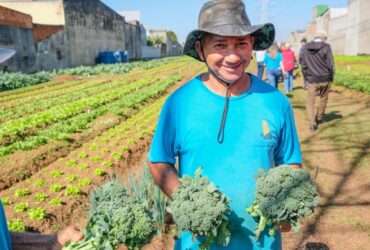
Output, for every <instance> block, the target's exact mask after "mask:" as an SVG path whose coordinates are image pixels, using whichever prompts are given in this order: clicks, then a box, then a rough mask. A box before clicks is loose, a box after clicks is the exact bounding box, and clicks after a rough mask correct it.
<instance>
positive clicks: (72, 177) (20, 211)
mask: <svg viewBox="0 0 370 250" xmlns="http://www.w3.org/2000/svg"><path fill="white" fill-rule="evenodd" d="M163 101H164V98H161V99H159V100H157V101H156V102H154V103H153V104H151V105H148V106H147V107H146V108H145V109H143V110H142V111H140V112H139V113H137V114H136V115H134V116H132V117H131V118H129V119H128V120H127V121H126V122H124V123H121V124H120V125H118V126H116V127H114V128H112V129H110V130H108V131H106V132H105V133H103V134H102V135H101V136H99V137H97V138H96V139H95V140H94V141H92V142H89V143H86V144H85V145H84V146H83V147H82V148H81V149H78V150H76V151H73V152H72V153H71V154H70V155H68V156H67V157H66V158H63V159H59V160H58V161H57V162H55V163H54V164H52V165H50V166H48V167H47V168H44V169H42V170H41V171H40V172H39V173H38V174H37V175H35V176H33V177H32V178H30V179H28V180H27V181H25V182H22V183H18V184H16V185H14V186H13V187H12V188H10V189H8V190H6V191H4V192H2V193H1V197H2V202H3V203H4V204H5V208H6V211H7V214H8V216H9V217H10V220H9V227H10V229H11V230H15V231H22V230H24V229H25V225H27V226H32V227H36V228H37V227H38V226H40V225H41V224H43V223H44V222H45V220H47V219H48V218H51V217H52V216H50V215H52V214H54V213H56V214H58V212H60V211H63V208H64V207H65V206H66V205H68V204H71V203H74V202H77V201H78V200H80V199H83V197H84V196H85V194H86V193H88V192H89V191H90V190H91V188H92V187H94V186H95V185H96V184H99V183H100V182H102V180H103V179H104V176H106V175H111V174H112V173H113V172H114V168H113V167H115V166H118V165H120V163H121V162H122V161H125V160H127V158H129V156H130V152H132V151H133V150H134V148H135V147H136V145H137V144H138V143H140V142H141V141H143V140H144V139H145V138H149V137H150V135H151V133H152V131H153V129H154V125H155V120H156V117H157V115H158V112H159V109H160V107H161V105H162V103H163ZM65 213H66V214H67V213H69V211H65Z"/></svg>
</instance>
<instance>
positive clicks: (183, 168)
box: [148, 0, 302, 250]
mask: <svg viewBox="0 0 370 250" xmlns="http://www.w3.org/2000/svg"><path fill="white" fill-rule="evenodd" d="M198 20H199V23H198V29H196V30H194V31H192V32H190V34H189V35H188V36H187V39H186V42H185V46H184V54H185V55H188V56H191V57H193V58H195V59H196V60H198V61H200V62H203V63H204V64H205V66H206V67H207V69H208V72H206V73H203V74H200V75H198V76H196V77H195V78H193V79H192V80H190V81H188V82H187V83H185V84H184V85H183V86H182V87H180V88H179V89H177V90H176V91H175V92H174V93H173V94H171V95H170V96H169V97H168V98H167V100H166V102H165V104H164V106H163V108H162V111H161V114H160V116H159V120H158V123H157V126H156V129H155V134H154V136H153V140H152V143H151V146H150V151H149V154H148V161H149V168H150V171H151V173H152V176H153V179H154V181H155V183H156V184H157V185H158V186H159V187H160V188H161V189H162V190H163V191H164V192H165V193H166V194H167V195H168V196H169V197H171V196H172V195H173V194H174V192H176V190H177V188H178V187H179V184H180V182H179V177H182V176H184V175H186V176H194V172H195V170H196V169H197V168H198V167H199V166H202V174H203V175H204V176H207V177H208V178H209V180H210V181H211V182H213V183H214V184H215V185H216V186H217V187H218V188H219V189H220V190H221V191H222V192H223V193H224V194H225V195H226V196H227V197H228V198H229V199H230V207H231V210H232V211H231V215H230V217H229V220H230V224H231V225H230V230H231V237H230V238H231V239H230V243H229V245H228V246H226V247H221V246H217V245H212V246H211V249H212V250H221V249H222V250H247V249H259V250H267V249H268V250H280V249H281V235H280V233H277V234H276V235H273V236H271V235H269V234H268V232H267V231H264V232H263V233H262V236H261V237H260V239H259V240H258V241H257V240H256V238H255V236H254V233H253V231H254V230H255V227H256V222H255V221H254V219H253V218H252V217H251V216H250V215H249V214H248V213H247V212H246V211H245V210H246V208H247V207H248V206H250V205H251V204H252V203H253V200H254V193H255V189H256V175H257V173H258V171H259V170H260V168H263V169H269V168H272V167H275V166H278V165H281V164H287V165H289V167H293V168H296V167H300V166H301V162H302V159H301V151H300V145H299V140H298V136H297V131H296V127H295V123H294V115H293V111H292V107H291V105H290V103H289V101H288V99H287V98H286V96H285V95H283V94H281V93H280V91H278V90H276V88H274V87H272V86H271V85H269V84H266V83H265V82H263V81H261V80H260V79H259V78H258V77H256V76H254V75H252V74H250V73H246V72H245V70H246V68H247V67H248V66H249V65H250V62H251V57H252V53H253V50H255V51H258V50H264V49H267V48H269V47H270V46H271V44H272V43H273V41H274V36H275V29H274V26H273V25H272V24H270V23H266V24H261V25H252V24H251V23H250V21H249V19H248V16H247V14H246V11H245V5H244V3H243V1H241V0H213V1H208V2H206V3H205V4H204V5H203V7H202V9H201V11H200V14H199V19H198ZM177 161H178V167H175V164H176V162H177ZM201 241H202V239H201V238H199V239H198V238H193V236H192V234H191V233H190V232H181V234H180V236H179V238H178V239H177V240H176V243H175V249H176V250H196V249H199V244H200V242H201Z"/></svg>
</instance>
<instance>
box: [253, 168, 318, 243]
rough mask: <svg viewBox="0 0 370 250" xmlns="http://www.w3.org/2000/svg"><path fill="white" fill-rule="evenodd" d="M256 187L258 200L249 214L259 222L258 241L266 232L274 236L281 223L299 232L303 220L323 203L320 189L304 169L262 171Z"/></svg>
mask: <svg viewBox="0 0 370 250" xmlns="http://www.w3.org/2000/svg"><path fill="white" fill-rule="evenodd" d="M256 185H257V186H256V198H255V201H254V202H253V204H252V206H251V207H249V208H248V209H247V212H248V213H249V214H250V215H251V216H252V217H253V218H254V219H255V220H256V221H257V222H258V227H257V229H256V231H255V233H256V238H257V239H258V238H259V237H260V235H261V233H262V232H263V231H264V230H265V229H268V232H269V234H270V235H274V234H275V228H276V226H277V225H279V224H280V223H288V224H290V225H292V227H293V229H294V230H295V231H298V230H299V220H301V219H302V218H304V217H307V216H309V215H311V214H312V213H313V211H314V209H315V207H317V205H318V203H319V195H318V192H317V190H316V187H315V185H314V184H313V182H312V180H311V178H310V174H309V173H308V172H307V171H306V170H304V169H293V168H292V167H289V166H284V165H282V166H278V167H275V168H272V169H270V170H268V171H263V170H262V171H261V172H260V173H259V175H258V177H257V183H256Z"/></svg>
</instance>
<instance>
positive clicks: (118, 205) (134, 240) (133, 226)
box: [64, 180, 157, 250]
mask: <svg viewBox="0 0 370 250" xmlns="http://www.w3.org/2000/svg"><path fill="white" fill-rule="evenodd" d="M90 203H91V209H90V216H89V220H88V224H87V226H86V228H85V239H84V240H83V241H81V242H77V243H73V244H70V245H69V246H67V247H66V248H64V250H114V249H116V248H117V247H118V246H119V245H121V244H124V245H126V246H127V248H128V249H130V250H131V249H132V250H137V249H140V248H141V247H142V246H143V245H144V244H146V243H147V242H149V241H150V240H151V238H152V236H153V235H154V234H155V232H156V230H157V228H156V227H155V225H154V222H153V219H152V216H151V214H150V212H149V211H148V209H147V207H146V206H145V204H144V203H143V202H142V201H141V200H139V199H136V197H135V196H130V195H128V193H127V190H126V188H125V187H124V186H122V185H121V184H120V183H119V182H118V181H116V180H113V181H110V182H108V183H106V184H105V185H103V186H102V187H100V188H98V189H97V190H96V191H95V192H94V193H93V195H92V196H91V200H90Z"/></svg>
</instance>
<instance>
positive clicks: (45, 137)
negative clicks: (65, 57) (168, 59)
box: [0, 75, 181, 156]
mask: <svg viewBox="0 0 370 250" xmlns="http://www.w3.org/2000/svg"><path fill="white" fill-rule="evenodd" d="M179 80H181V77H180V76H178V75H174V76H171V77H169V78H167V79H165V80H159V79H158V81H157V79H154V80H153V79H152V80H151V81H142V82H140V83H137V84H135V86H133V87H132V88H129V89H128V90H127V91H126V92H125V94H126V95H125V96H124V98H119V99H117V100H116V101H114V102H110V103H107V104H106V105H101V106H99V107H97V106H96V107H95V108H91V109H90V110H89V111H88V112H83V113H81V114H80V115H77V116H74V117H71V119H66V120H65V119H63V118H62V119H60V120H59V121H60V122H58V123H56V124H55V125H53V126H50V127H47V128H45V129H43V130H42V129H39V130H37V132H35V134H34V135H32V136H28V137H26V132H23V137H17V138H18V139H19V140H15V139H14V140H13V142H12V143H11V144H9V145H5V146H2V147H0V156H4V155H7V154H10V153H12V152H14V151H16V150H30V149H33V148H36V147H37V146H39V145H42V144H46V143H47V142H49V141H50V140H52V139H54V140H64V139H68V137H69V135H70V134H72V133H75V132H77V131H80V130H83V129H85V128H86V127H87V125H88V124H89V123H90V122H91V121H93V120H94V119H95V118H96V117H98V116H101V115H103V114H104V113H106V112H108V111H109V112H111V113H115V114H117V115H121V116H124V115H125V114H128V113H129V111H130V110H131V109H133V108H134V107H135V105H139V104H140V103H141V102H144V101H145V100H147V99H149V98H152V97H154V96H157V95H158V94H161V93H163V91H164V90H165V89H167V88H168V87H169V86H171V85H173V84H175V83H176V82H178V81H179ZM154 82H155V83H156V84H152V83H154ZM137 88H140V90H136V89H137ZM89 107H90V106H89ZM25 137H26V138H25Z"/></svg>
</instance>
